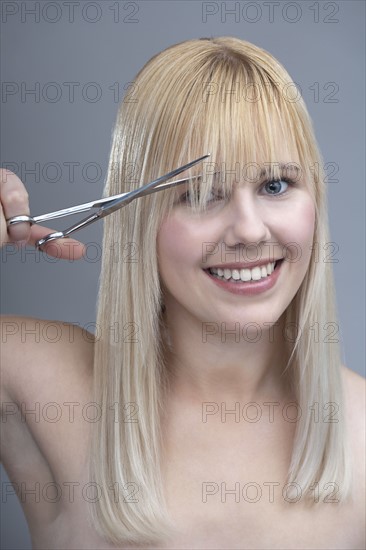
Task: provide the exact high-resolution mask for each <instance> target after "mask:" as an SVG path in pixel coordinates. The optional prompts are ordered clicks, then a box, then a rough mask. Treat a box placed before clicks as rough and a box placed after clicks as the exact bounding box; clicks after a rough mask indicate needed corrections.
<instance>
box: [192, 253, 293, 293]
mask: <svg viewBox="0 0 366 550" xmlns="http://www.w3.org/2000/svg"><path fill="white" fill-rule="evenodd" d="M261 263H262V262H261ZM231 265H233V264H231ZM234 265H235V264H234ZM237 265H238V264H236V266H237ZM262 265H263V264H262ZM282 265H283V259H281V260H278V261H276V264H275V267H274V270H273V271H272V273H271V274H270V275H267V276H266V277H263V278H261V279H259V280H257V281H253V280H250V281H246V282H243V281H241V280H239V281H233V280H232V279H229V280H227V279H219V278H218V277H215V276H214V275H212V274H211V273H210V270H209V269H210V268H209V269H203V271H204V273H205V274H206V275H207V276H208V277H209V279H210V281H212V282H213V283H214V284H215V285H217V286H218V287H219V288H220V289H222V290H225V291H227V292H230V293H231V294H238V295H246V296H253V295H256V294H261V293H264V292H265V291H267V290H270V289H271V288H272V287H273V286H274V285H275V284H276V282H277V280H278V278H279V276H280V273H281V270H282ZM256 267H259V264H256ZM225 268H226V266H225ZM226 269H230V268H229V267H227V268H226ZM233 269H237V267H234V268H233Z"/></svg>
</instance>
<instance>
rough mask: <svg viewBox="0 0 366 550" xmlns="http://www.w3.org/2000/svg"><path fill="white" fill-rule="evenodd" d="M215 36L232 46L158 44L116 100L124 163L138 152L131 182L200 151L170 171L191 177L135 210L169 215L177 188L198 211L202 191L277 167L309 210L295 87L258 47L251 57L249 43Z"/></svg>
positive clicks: (306, 148)
mask: <svg viewBox="0 0 366 550" xmlns="http://www.w3.org/2000/svg"><path fill="white" fill-rule="evenodd" d="M223 40H224V41H226V42H230V43H232V47H231V46H228V45H227V44H226V45H224V44H223V42H222V41H221V39H215V41H205V40H202V41H200V40H199V41H194V45H195V47H194V49H193V50H192V44H191V43H190V42H187V43H183V44H178V45H176V46H173V47H171V48H168V49H167V50H165V51H164V52H162V53H160V54H159V55H158V56H157V57H155V58H153V60H152V62H151V63H150V64H148V65H147V66H146V67H145V68H143V69H142V71H141V72H140V73H139V74H138V75H137V77H136V86H137V88H138V90H139V97H138V102H137V103H136V104H134V103H126V104H124V106H123V109H122V116H121V124H122V123H123V124H124V126H125V136H127V135H128V140H129V142H130V146H128V148H127V150H128V154H127V156H126V161H127V164H132V165H139V162H140V161H139V159H141V157H142V158H143V162H142V166H141V171H140V170H139V178H138V179H137V180H136V183H135V185H136V187H137V186H139V185H142V184H143V183H145V182H148V181H151V180H152V179H155V178H157V177H158V176H161V175H162V174H165V173H167V172H169V171H171V170H173V169H175V168H177V167H179V166H182V165H185V164H187V163H189V162H191V161H193V160H194V159H197V158H199V157H201V156H204V155H206V154H208V153H210V157H209V158H208V159H206V160H204V161H203V162H201V163H199V164H197V165H196V166H194V167H192V168H191V169H189V170H187V171H185V172H183V173H182V174H181V175H179V176H177V177H176V178H174V179H175V180H177V179H183V178H193V177H196V179H191V180H190V181H189V183H188V184H182V185H181V186H176V187H174V188H172V189H168V190H166V191H161V192H159V193H154V194H151V195H149V196H147V197H146V198H145V197H144V198H142V199H140V200H139V201H138V202H139V205H141V206H142V207H143V210H144V213H143V215H144V216H147V215H148V212H149V211H151V209H152V210H153V211H154V212H155V213H156V214H157V215H158V218H159V219H160V220H161V219H162V217H165V216H166V215H169V213H170V212H171V209H172V208H173V205H174V204H175V203H176V201H177V198H178V197H179V196H181V194H182V191H183V189H186V190H187V191H188V192H189V194H190V197H191V208H192V210H193V211H194V212H201V211H203V210H205V208H206V206H207V202H208V198H209V197H210V195H211V194H212V193H215V192H217V191H219V192H220V193H221V195H222V196H224V197H225V196H227V197H228V196H230V195H231V193H232V190H233V186H234V185H238V184H240V183H243V182H244V181H247V182H249V183H253V185H257V186H258V185H259V184H260V183H262V182H264V181H266V180H268V179H276V180H278V179H281V177H283V175H284V173H285V175H286V176H287V177H288V178H289V179H291V180H294V181H295V182H296V183H297V182H301V184H303V185H304V186H306V187H307V188H308V190H309V192H310V195H311V196H312V198H313V201H314V204H315V207H316V209H317V205H318V204H320V203H321V201H322V198H323V196H322V194H323V189H322V185H319V179H320V178H319V174H317V173H315V172H314V166H316V165H319V164H320V163H319V160H320V159H319V156H318V153H317V148H316V142H315V139H314V135H313V130H312V124H311V120H310V118H309V115H308V113H307V110H306V107H305V104H304V102H303V100H302V97H301V94H300V93H299V91H298V90H297V88H296V86H295V84H294V83H293V82H292V80H291V78H290V76H289V75H288V73H287V72H286V71H285V69H284V68H283V67H282V66H281V65H280V64H279V63H278V62H276V60H274V59H273V58H272V57H271V56H269V54H266V52H264V50H260V51H261V54H262V58H260V57H258V49H257V48H254V49H251V46H250V45H248V44H245V45H243V43H242V42H241V41H239V40H236V39H230V40H228V39H223ZM125 139H126V137H124V140H125ZM121 146H122V148H123V146H124V142H123V141H122V140H121ZM118 158H120V157H119V156H118V155H116V160H117V159H118ZM281 165H284V166H281ZM197 176H201V177H200V178H198V177H197ZM118 179H119V181H121V178H118ZM171 181H174V180H171ZM198 186H199V192H198ZM121 190H122V189H121V186H119V188H118V191H117V190H116V191H115V192H116V193H117V192H121Z"/></svg>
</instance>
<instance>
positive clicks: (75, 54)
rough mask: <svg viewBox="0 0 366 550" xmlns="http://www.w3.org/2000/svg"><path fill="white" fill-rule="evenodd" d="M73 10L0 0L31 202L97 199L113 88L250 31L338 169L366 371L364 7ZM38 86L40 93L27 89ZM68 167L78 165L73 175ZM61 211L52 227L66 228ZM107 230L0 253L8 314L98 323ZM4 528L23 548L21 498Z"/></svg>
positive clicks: (346, 343)
mask: <svg viewBox="0 0 366 550" xmlns="http://www.w3.org/2000/svg"><path fill="white" fill-rule="evenodd" d="M10 4H11V5H10ZM269 4H271V5H272V9H273V8H274V15H273V17H272V16H271V14H270V6H269ZM274 4H277V5H274ZM117 6H118V10H119V12H117ZM317 9H318V13H317V12H316V10H317ZM9 10H17V13H14V14H13V15H11V14H9ZM32 10H33V11H34V10H36V16H35V15H34V14H33V15H32V14H31V13H30V11H32ZM38 10H39V18H38V13H37V11H38ZM69 10H70V8H68V7H67V6H65V4H64V3H63V2H62V1H59V2H47V1H45V2H33V1H28V2H6V1H4V2H3V3H2V14H1V15H2V38H1V42H2V44H1V45H2V57H1V78H2V81H3V95H2V104H1V107H2V127H1V155H2V164H3V165H8V166H9V167H10V168H11V167H12V169H13V170H14V171H15V172H16V173H17V174H18V175H19V176H20V177H21V178H22V179H23V181H24V182H25V184H26V186H27V188H28V190H29V194H30V203H31V212H32V213H33V214H39V213H43V212H47V211H50V210H56V209H59V208H62V207H66V206H70V205H73V204H78V203H81V202H85V201H88V200H92V199H94V198H97V197H99V196H101V193H102V189H103V181H104V177H105V172H106V166H107V160H108V153H109V147H110V139H111V131H112V127H113V124H114V119H115V115H116V111H117V101H118V98H117V97H116V92H117V87H119V92H120V94H119V95H120V98H121V97H122V95H123V93H124V86H126V85H127V84H128V83H129V82H132V81H133V78H134V76H135V74H136V73H137V71H138V70H139V69H140V68H141V67H142V65H143V64H144V63H145V62H146V61H147V60H148V59H149V58H150V57H151V56H152V55H154V54H155V53H157V52H159V51H161V50H162V49H164V48H166V47H167V46H169V45H171V44H174V43H176V42H180V41H183V40H187V39H189V38H198V37H203V36H225V35H227V36H230V35H231V36H237V37H240V38H243V39H246V40H249V41H251V42H253V43H255V44H257V45H258V46H260V47H263V48H265V49H267V50H268V51H269V52H271V53H272V54H273V55H274V56H275V57H277V58H278V59H279V60H280V61H281V62H282V63H283V64H284V66H285V67H286V68H287V70H288V71H289V73H290V75H291V76H292V79H293V80H294V81H295V82H297V83H298V84H299V85H300V86H301V89H302V93H303V97H304V99H305V101H306V103H307V106H308V109H309V112H310V115H311V117H312V119H313V121H314V124H315V130H316V134H317V138H318V141H319V144H320V147H321V150H322V152H323V155H324V160H325V162H328V163H333V164H332V166H337V167H338V169H339V170H338V173H337V174H335V175H334V178H336V179H337V180H338V181H334V182H331V183H330V184H329V212H330V225H331V237H332V241H333V242H334V243H336V244H337V245H338V246H339V250H338V253H337V254H336V256H335V257H336V259H338V260H339V261H338V262H337V263H334V264H333V265H334V272H335V279H336V287H337V294H338V307H339V317H340V323H341V340H342V349H343V359H344V362H345V364H346V365H347V366H348V367H349V368H351V369H353V370H354V371H357V372H359V373H360V374H363V375H364V372H363V368H364V367H363V365H364V359H363V358H364V333H365V327H364V303H365V301H364V280H365V273H364V239H365V228H364V218H365V215H364V214H365V212H364V208H365V202H364V198H365V197H364V189H365V169H364V168H365V166H364V151H365V133H364V130H365V112H364V100H363V98H364V94H365V73H364V66H365V58H364V57H365V53H364V52H365V44H364V41H365V39H364V37H365V13H364V12H365V3H364V2H363V1H337V2H323V1H320V2H314V1H313V0H312V1H311V2H307V1H300V2H299V1H298V2H279V3H278V2H277V3H274V2H270V3H268V2H199V1H173V2H170V1H141V0H139V1H136V2H115V1H114V0H113V1H109V0H107V1H102V2H100V1H99V2H88V1H83V0H81V1H79V2H76V3H75V7H74V10H75V11H74V15H73V16H72V13H70V11H69ZM230 10H231V13H229V11H230ZM233 10H234V11H233ZM235 10H236V11H235ZM208 11H210V12H215V13H211V14H209V13H208ZM256 19H257V20H256ZM93 21H94V22H93ZM291 21H292V22H291ZM67 82H68V83H74V84H68V85H67V84H65V83H67ZM4 83H6V84H4ZM37 83H38V84H37ZM51 83H53V84H51ZM77 83H78V84H79V85H77ZM90 83H94V84H90ZM116 83H118V84H116ZM329 83H334V84H329ZM4 86H6V87H5V88H4ZM37 86H39V96H38V97H37V96H35V95H34V94H25V93H24V92H25V89H27V90H29V89H32V88H33V89H36V87H37ZM336 87H338V88H336ZM72 88H73V89H74V97H72V94H71V89H72ZM317 88H318V89H319V97H316V95H315V92H316V89H317ZM22 89H23V96H22ZM113 90H114V91H113ZM333 90H336V93H334V95H333V96H330V95H329V94H330V93H331V92H332V91H333ZM6 91H7V92H8V94H7V95H6V94H5V92H6ZM96 92H98V93H99V94H100V97H99V98H98V97H96V96H95V94H96ZM57 93H58V94H59V97H58V98H57V97H56V94H57ZM37 94H38V92H37ZM94 99H96V100H94ZM331 99H333V100H334V99H336V100H337V101H335V102H334V101H333V102H330V100H331ZM11 163H12V164H11ZM36 163H39V164H38V165H36ZM70 163H78V164H74V177H70V170H69V168H68V167H70ZM34 169H36V173H32V172H31V170H34ZM328 174H330V172H328ZM52 180H54V181H52ZM69 221H70V220H66V222H65V220H59V222H58V223H56V224H53V225H51V227H54V228H55V229H62V228H63V227H66V226H67V225H68V222H69ZM101 230H102V226H101V224H99V225H98V224H94V226H91V227H90V228H88V229H86V230H84V231H83V233H80V234H79V237H80V238H81V239H82V240H83V241H84V242H85V243H88V248H87V252H88V258H85V259H83V260H81V261H79V262H75V263H71V262H62V261H54V260H52V259H51V258H47V257H43V256H42V255H41V254H39V253H36V252H35V251H34V250H33V249H27V250H26V253H25V252H23V253H22V254H21V253H17V254H14V253H13V252H14V251H13V249H9V248H7V249H3V252H2V256H1V272H2V273H1V276H2V286H1V311H2V313H3V314H16V315H28V316H34V317H40V318H44V319H50V320H52V319H59V320H62V321H68V322H73V323H79V324H80V325H81V326H84V327H86V328H89V330H92V325H89V323H93V322H94V320H95V302H96V295H97V287H98V276H99V268H100V253H101ZM2 481H7V477H6V474H5V473H4V471H2ZM1 528H2V538H1V541H2V548H6V549H20V548H30V538H29V534H28V529H27V526H26V523H25V520H24V516H23V513H22V510H21V508H20V506H19V504H18V502H17V501H16V498H15V497H13V498H9V500H8V502H7V503H6V504H2V510H1Z"/></svg>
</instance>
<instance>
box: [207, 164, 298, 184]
mask: <svg viewBox="0 0 366 550" xmlns="http://www.w3.org/2000/svg"><path fill="white" fill-rule="evenodd" d="M252 164H254V165H255V164H256V163H252ZM264 164H268V166H265V168H262V169H261V171H260V172H259V174H258V173H256V175H255V178H254V177H252V178H247V179H249V180H250V181H255V182H257V181H262V180H263V179H265V178H266V177H267V178H268V177H269V176H270V175H271V174H272V173H273V172H274V171H275V170H277V171H278V172H280V173H281V174H283V173H285V172H287V171H290V172H291V173H292V175H291V177H292V179H294V181H298V180H299V179H301V175H302V169H301V166H300V165H299V164H298V163H297V162H286V163H285V162H273V163H271V162H268V163H264ZM258 166H260V165H258ZM235 172H236V171H235V170H227V171H226V170H217V171H216V172H212V173H210V174H207V173H206V174H200V177H199V178H198V179H200V178H209V177H211V176H215V179H216V178H217V179H219V180H221V182H223V181H225V180H226V174H227V173H229V174H233V173H235ZM221 175H222V176H224V178H225V179H224V180H222V178H220V176H221ZM237 175H238V173H236V174H235V181H236V182H237V181H238V180H237Z"/></svg>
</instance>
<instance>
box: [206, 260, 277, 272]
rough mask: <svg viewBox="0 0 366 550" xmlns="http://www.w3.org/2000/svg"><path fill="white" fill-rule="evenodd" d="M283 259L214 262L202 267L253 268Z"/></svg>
mask: <svg viewBox="0 0 366 550" xmlns="http://www.w3.org/2000/svg"><path fill="white" fill-rule="evenodd" d="M279 260H283V258H269V259H267V260H259V261H258V262H234V263H231V264H215V265H210V266H209V267H205V268H204V269H214V268H216V269H238V270H240V269H253V268H254V267H261V266H263V265H267V264H271V263H274V262H278V261H279Z"/></svg>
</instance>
